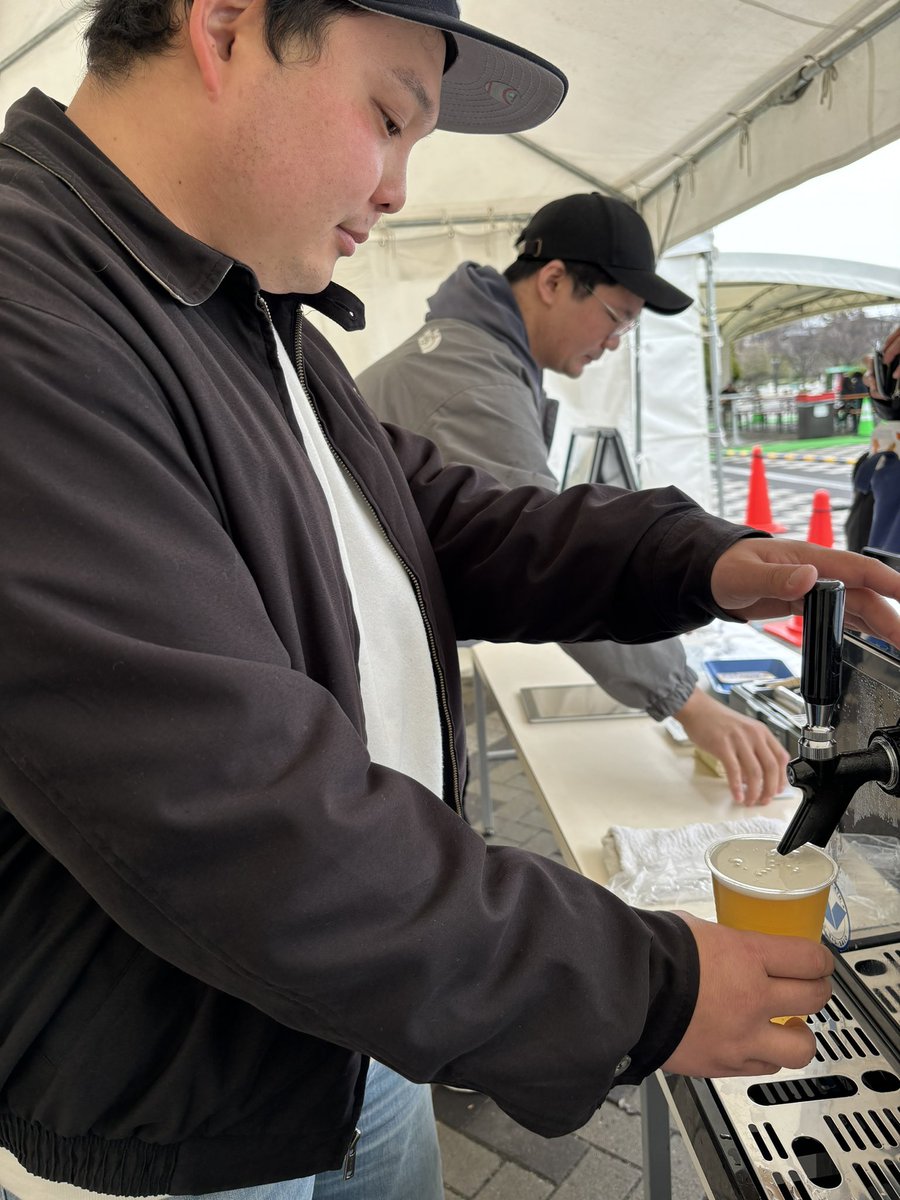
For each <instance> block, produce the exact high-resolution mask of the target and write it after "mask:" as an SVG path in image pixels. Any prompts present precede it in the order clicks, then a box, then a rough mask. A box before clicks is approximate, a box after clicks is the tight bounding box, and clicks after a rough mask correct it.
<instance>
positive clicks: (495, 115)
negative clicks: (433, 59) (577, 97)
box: [351, 0, 569, 133]
mask: <svg viewBox="0 0 900 1200" xmlns="http://www.w3.org/2000/svg"><path fill="white" fill-rule="evenodd" d="M351 2H352V3H353V4H355V5H356V7H357V8H364V9H366V10H367V11H368V12H375V13H383V14H384V15H385V16H388V17H400V18H401V19H402V20H404V21H413V22H415V23H416V24H417V25H430V26H431V27H432V28H433V29H440V30H442V31H443V32H444V33H445V34H446V35H447V36H448V39H450V41H449V49H450V53H449V54H448V58H447V67H446V69H445V72H444V82H443V85H442V87H441V111H440V116H439V117H438V123H437V127H438V129H449V130H451V131H453V132H455V133H518V132H519V131H521V130H523V129H533V128H534V126H535V125H540V123H541V122H542V121H546V120H547V118H548V117H549V116H552V115H553V113H555V112H556V110H557V109H558V108H559V106H560V104H562V102H563V98H564V96H565V94H566V91H567V89H568V86H569V84H568V81H567V80H566V77H565V75H563V73H562V71H560V70H559V68H558V67H554V66H553V64H552V63H549V62H546V61H545V60H544V59H543V58H538V56H537V55H536V54H532V53H531V51H529V50H523V49H522V47H521V46H516V45H514V44H513V43H512V42H506V41H504V40H503V39H502V38H498V37H494V35H493V34H491V33H485V31H484V30H483V29H478V28H476V27H475V26H474V25H467V24H466V23H465V22H464V21H461V20H460V19H459V5H458V4H457V3H456V0H411V2H410V0H351Z"/></svg>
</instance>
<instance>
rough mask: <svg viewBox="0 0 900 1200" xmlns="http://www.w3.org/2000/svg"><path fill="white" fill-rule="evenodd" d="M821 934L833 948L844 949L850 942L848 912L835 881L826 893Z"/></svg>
mask: <svg viewBox="0 0 900 1200" xmlns="http://www.w3.org/2000/svg"><path fill="white" fill-rule="evenodd" d="M822 934H823V936H824V938H825V941H826V942H828V944H829V946H834V948H835V950H844V949H845V948H846V947H847V946H848V945H849V942H850V913H849V912H848V911H847V902H846V901H845V900H844V897H843V896H842V895H841V889H840V888H839V887H838V885H837V884H836V883H833V884H832V885H831V891H830V892H829V894H828V906H827V907H826V909H825V924H824V926H823V928H822Z"/></svg>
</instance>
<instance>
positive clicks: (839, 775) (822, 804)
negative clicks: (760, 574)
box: [778, 579, 900, 854]
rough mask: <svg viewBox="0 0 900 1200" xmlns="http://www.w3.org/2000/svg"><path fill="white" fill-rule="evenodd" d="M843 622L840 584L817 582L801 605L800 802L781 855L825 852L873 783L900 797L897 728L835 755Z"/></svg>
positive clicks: (794, 776)
mask: <svg viewBox="0 0 900 1200" xmlns="http://www.w3.org/2000/svg"><path fill="white" fill-rule="evenodd" d="M843 621H844V585H843V583H841V582H840V580H838V579H820V580H819V581H818V582H817V583H816V585H815V587H813V589H812V591H810V592H807V594H806V596H805V598H804V601H803V647H802V654H803V664H802V667H801V674H800V692H801V695H802V696H803V701H804V704H805V706H806V725H805V726H804V729H803V733H802V735H801V737H800V746H799V756H798V757H797V758H795V759H793V760H792V761H791V762H789V763H788V768H787V776H788V779H789V780H790V782H791V783H792V784H794V786H795V787H798V788H799V789H800V791H801V792H802V793H803V799H802V801H801V803H800V807H799V808H798V809H797V812H796V814H795V815H794V819H793V820H792V821H791V823H790V825H789V826H788V829H787V832H786V833H785V835H784V837H783V838H782V839H781V842H780V843H779V845H778V851H779V853H780V854H789V853H790V852H791V850H796V849H797V847H798V846H802V845H803V844H804V843H805V842H812V843H813V844H814V845H816V846H825V845H826V844H827V843H828V840H829V838H830V837H831V835H832V834H833V833H834V831H835V830H836V829H837V827H838V822H839V821H840V819H841V817H842V816H843V815H844V813H845V812H846V810H847V806H848V804H849V803H850V801H851V800H852V799H853V797H854V796H855V795H856V793H857V791H858V790H859V789H860V788H861V787H862V785H863V784H864V783H869V782H870V781H874V782H875V783H877V784H878V786H879V787H880V788H882V789H883V790H884V791H885V792H888V793H889V794H890V795H892V796H897V795H900V725H891V726H888V727H885V728H882V729H876V730H874V731H873V732H872V734H871V735H870V736H869V744H868V747H867V748H866V749H865V750H851V751H845V752H843V753H840V754H839V753H838V750H837V745H836V743H835V738H834V712H835V709H836V707H837V704H838V701H839V700H840V698H841V647H842V642H843V635H842V627H843Z"/></svg>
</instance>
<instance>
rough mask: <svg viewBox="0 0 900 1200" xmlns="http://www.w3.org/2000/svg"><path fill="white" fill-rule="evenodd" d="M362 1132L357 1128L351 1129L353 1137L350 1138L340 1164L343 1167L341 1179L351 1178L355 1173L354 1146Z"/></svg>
mask: <svg viewBox="0 0 900 1200" xmlns="http://www.w3.org/2000/svg"><path fill="white" fill-rule="evenodd" d="M361 1136H362V1134H361V1133H360V1132H359V1130H358V1129H354V1130H353V1137H352V1138H351V1139H350V1145H349V1146H348V1147H347V1153H346V1154H345V1155H344V1161H343V1163H342V1164H341V1165H342V1168H343V1174H342V1175H341V1178H342V1179H352V1178H353V1176H354V1175H355V1173H356V1147H357V1146H358V1145H359V1139H360V1137H361Z"/></svg>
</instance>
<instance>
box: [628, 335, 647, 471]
mask: <svg viewBox="0 0 900 1200" xmlns="http://www.w3.org/2000/svg"><path fill="white" fill-rule="evenodd" d="M631 369H632V375H633V377H634V410H633V412H632V417H631V421H632V425H633V427H634V473H635V475H636V476H637V485H638V487H640V486H641V476H642V475H643V469H642V468H643V465H644V447H643V440H642V437H641V425H642V423H643V419H644V418H643V405H642V396H641V323H640V321H638V323H637V325H635V327H634V337H633V338H632V340H631Z"/></svg>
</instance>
